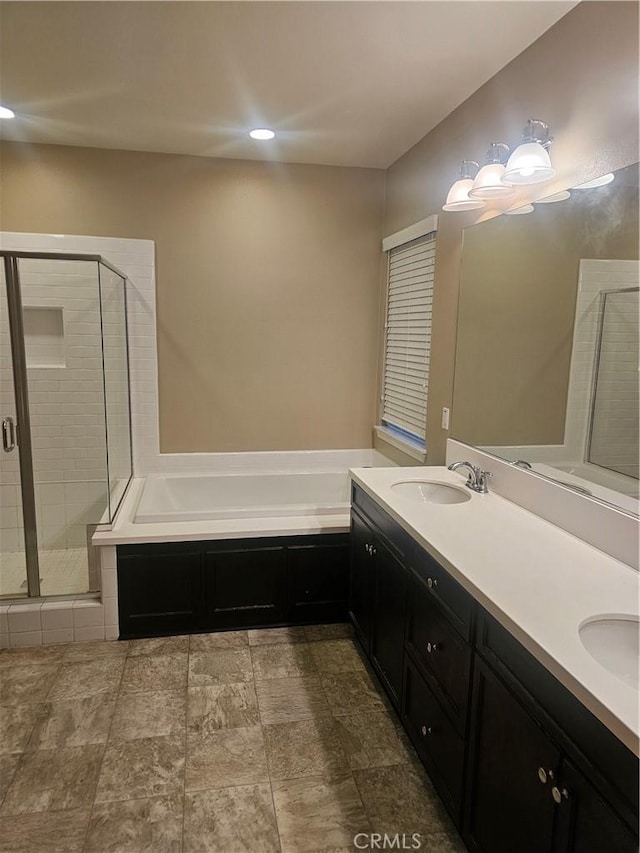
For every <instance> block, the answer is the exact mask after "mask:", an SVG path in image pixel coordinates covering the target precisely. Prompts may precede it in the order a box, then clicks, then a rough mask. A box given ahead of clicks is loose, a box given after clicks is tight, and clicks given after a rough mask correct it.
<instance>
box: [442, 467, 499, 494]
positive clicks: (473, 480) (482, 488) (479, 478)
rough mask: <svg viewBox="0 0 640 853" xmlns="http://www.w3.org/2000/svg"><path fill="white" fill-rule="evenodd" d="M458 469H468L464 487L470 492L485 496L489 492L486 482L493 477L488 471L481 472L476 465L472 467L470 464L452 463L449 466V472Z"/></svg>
mask: <svg viewBox="0 0 640 853" xmlns="http://www.w3.org/2000/svg"><path fill="white" fill-rule="evenodd" d="M458 468H468V469H469V476H468V477H467V482H466V483H465V486H468V487H469V488H470V489H471V491H472V492H478V493H479V494H481V495H486V494H487V492H488V491H489V489H488V487H487V480H488V479H489V477H491V476H493V475H492V474H491V472H490V471H482V470H481V469H480V468H478V467H477V465H472V464H471V462H453V463H452V464H451V465H449V471H457V470H458Z"/></svg>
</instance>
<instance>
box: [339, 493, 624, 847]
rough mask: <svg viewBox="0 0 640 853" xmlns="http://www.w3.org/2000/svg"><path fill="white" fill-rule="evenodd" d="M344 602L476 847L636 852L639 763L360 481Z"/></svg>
mask: <svg viewBox="0 0 640 853" xmlns="http://www.w3.org/2000/svg"><path fill="white" fill-rule="evenodd" d="M352 504H353V510H352V527H351V576H350V577H351V587H350V600H349V613H350V617H351V620H352V622H353V624H354V627H355V630H356V635H357V637H358V639H359V640H360V643H361V644H362V646H363V648H364V650H365V652H366V653H367V655H368V656H369V658H370V660H371V662H372V664H373V666H374V668H375V670H376V672H377V673H378V675H379V676H380V679H381V681H382V683H383V685H384V687H385V688H386V690H387V692H388V694H389V696H390V698H391V700H392V702H393V703H394V705H395V707H396V709H397V710H398V713H399V715H400V717H401V720H402V723H403V725H404V727H405V729H406V731H407V733H408V735H409V737H410V739H411V741H412V743H413V744H414V746H415V748H416V751H417V753H418V755H419V756H420V758H421V759H422V761H423V763H424V765H425V768H426V770H427V772H428V773H429V775H430V777H431V780H432V782H433V784H434V786H435V788H436V789H437V791H438V793H439V794H440V796H441V798H442V801H443V803H444V805H445V806H446V808H447V810H448V811H449V813H450V815H451V816H452V818H453V820H454V822H455V824H456V826H457V828H458V829H459V831H460V833H461V834H462V837H463V839H464V841H465V843H466V845H467V846H468V848H469V850H471V851H473V853H632V851H637V850H638V839H637V824H638V761H637V758H636V757H635V756H634V755H633V754H632V753H631V752H630V751H629V750H628V749H627V748H626V747H625V746H624V744H622V743H621V742H620V741H619V740H618V739H617V738H616V737H615V736H614V735H613V734H612V733H611V732H610V731H609V730H608V729H607V728H606V727H605V726H604V725H603V724H602V723H600V721H599V720H597V719H596V718H595V717H594V716H593V715H592V714H591V713H590V712H589V711H587V709H586V708H585V707H584V706H583V705H582V704H581V703H580V702H579V701H578V700H577V699H575V697H573V696H572V695H571V694H570V693H569V691H567V690H566V688H564V687H563V686H562V685H561V684H560V682H558V681H557V679H556V678H555V677H554V676H553V675H552V674H551V673H550V672H549V671H548V670H546V669H545V667H543V666H542V664H540V663H539V662H538V661H537V660H536V659H535V658H534V657H533V656H532V655H531V654H530V653H529V652H528V651H526V649H525V648H524V647H523V646H522V645H521V644H520V643H519V642H518V641H517V640H516V639H515V638H514V637H513V636H512V635H511V634H509V632H507V631H506V630H505V629H504V628H502V626H501V625H499V624H498V623H497V622H496V621H495V620H494V619H493V618H492V617H490V616H489V614H487V613H486V612H485V611H484V610H483V609H482V608H481V607H480V606H479V605H478V604H477V602H476V601H475V600H474V599H473V597H472V596H470V595H469V594H468V593H467V592H466V591H465V590H464V589H463V588H462V587H461V586H460V584H459V583H458V582H457V581H456V580H455V579H454V578H453V577H452V576H451V574H450V573H449V572H448V571H447V570H446V569H445V568H444V567H443V566H441V565H439V563H438V562H437V561H435V560H434V559H433V558H432V557H431V556H430V555H429V554H428V553H427V552H426V551H425V550H424V549H423V548H422V547H421V546H419V545H418V544H417V543H416V542H415V541H414V540H411V541H410V542H409V541H407V536H406V534H405V532H404V531H403V530H402V529H401V528H400V525H398V524H396V522H395V521H393V519H391V518H390V516H389V515H387V514H386V513H385V512H384V511H383V510H382V509H381V508H380V507H379V506H378V505H377V504H376V503H375V501H373V500H372V498H370V497H369V496H368V495H367V494H366V493H365V492H364V491H363V490H361V489H360V488H359V487H358V486H354V488H353V493H352Z"/></svg>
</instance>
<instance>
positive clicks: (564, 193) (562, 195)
mask: <svg viewBox="0 0 640 853" xmlns="http://www.w3.org/2000/svg"><path fill="white" fill-rule="evenodd" d="M568 198H571V193H570V192H569V190H561V191H560V192H559V193H553V195H548V196H545V197H544V198H537V199H536V204H555V202H556V201H566V200H567V199H568Z"/></svg>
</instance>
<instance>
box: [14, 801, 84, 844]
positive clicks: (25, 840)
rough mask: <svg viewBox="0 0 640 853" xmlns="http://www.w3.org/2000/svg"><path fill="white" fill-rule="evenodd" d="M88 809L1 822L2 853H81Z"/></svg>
mask: <svg viewBox="0 0 640 853" xmlns="http://www.w3.org/2000/svg"><path fill="white" fill-rule="evenodd" d="M88 822H89V809H88V808H87V809H72V810H69V811H59V812H48V813H45V814H21V815H16V816H15V817H5V818H0V842H1V844H2V848H1V849H2V853H80V851H81V850H82V847H83V844H84V838H85V834H86V831H87V824H88Z"/></svg>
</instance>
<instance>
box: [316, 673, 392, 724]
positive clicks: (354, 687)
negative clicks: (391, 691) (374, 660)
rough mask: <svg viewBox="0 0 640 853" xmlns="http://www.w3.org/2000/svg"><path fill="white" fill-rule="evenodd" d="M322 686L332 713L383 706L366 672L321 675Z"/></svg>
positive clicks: (381, 708) (377, 709) (379, 708)
mask: <svg viewBox="0 0 640 853" xmlns="http://www.w3.org/2000/svg"><path fill="white" fill-rule="evenodd" d="M322 687H323V688H324V692H325V694H326V697H327V701H328V703H329V705H330V707H331V710H332V711H333V713H334V714H352V713H358V712H359V711H360V712H362V711H382V710H383V709H384V708H385V703H384V701H383V699H382V696H381V695H380V692H379V691H378V689H376V686H375V685H374V682H373V681H372V679H371V678H370V676H369V674H368V673H367V672H343V673H339V674H337V675H323V676H322ZM380 690H382V688H380Z"/></svg>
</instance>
